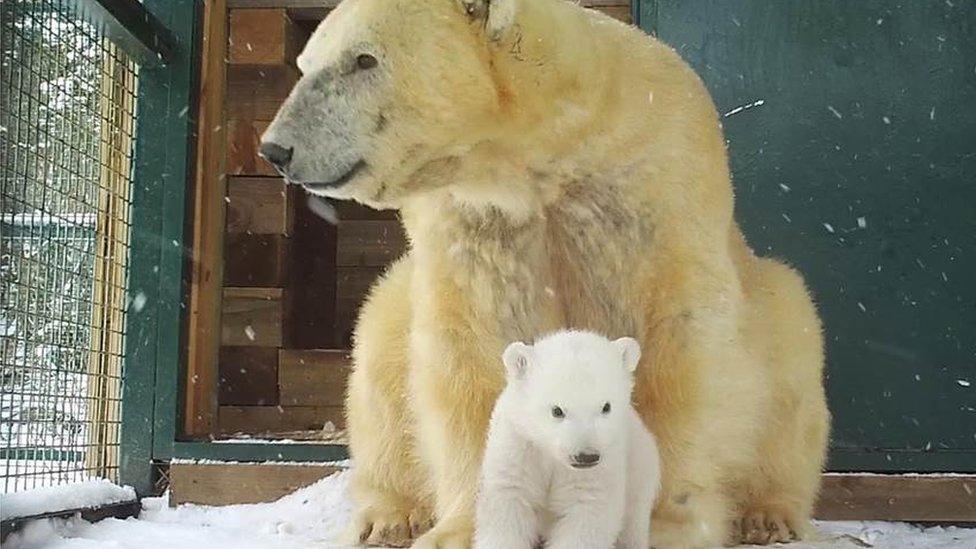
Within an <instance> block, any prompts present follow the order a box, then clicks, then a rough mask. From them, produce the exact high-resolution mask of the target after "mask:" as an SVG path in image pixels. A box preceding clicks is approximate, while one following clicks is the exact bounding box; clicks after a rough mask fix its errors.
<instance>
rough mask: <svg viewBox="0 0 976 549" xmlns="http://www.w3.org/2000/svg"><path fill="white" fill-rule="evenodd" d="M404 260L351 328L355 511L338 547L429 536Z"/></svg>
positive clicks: (349, 401) (349, 410)
mask: <svg viewBox="0 0 976 549" xmlns="http://www.w3.org/2000/svg"><path fill="white" fill-rule="evenodd" d="M409 284H410V260H409V258H404V259H401V260H400V261H398V262H397V263H395V264H394V265H393V266H392V267H391V268H390V270H389V272H388V274H387V275H386V276H385V277H384V278H382V279H380V280H379V282H377V284H376V286H375V287H374V288H373V290H372V292H371V294H370V296H369V298H368V299H367V301H366V303H365V304H364V305H363V308H362V310H361V313H360V317H359V322H358V323H357V325H356V336H355V342H356V344H355V346H354V349H353V372H352V374H351V375H350V377H349V389H348V393H347V395H346V419H347V421H346V425H347V429H348V432H349V450H350V453H351V454H352V458H353V461H354V462H355V467H353V469H352V472H351V473H350V474H351V477H352V478H351V480H350V483H349V490H350V494H351V496H352V500H353V502H354V504H355V511H354V513H353V517H352V521H351V522H350V524H349V525H348V527H347V529H346V532H345V535H344V537H343V540H342V541H343V542H344V543H346V544H349V545H358V544H363V543H365V544H367V545H385V546H394V547H404V546H408V545H410V543H411V541H412V540H413V539H414V538H415V537H416V536H418V535H420V534H421V533H423V532H424V531H426V530H427V529H429V528H430V523H431V514H430V510H429V508H430V505H429V500H431V499H432V497H431V495H430V494H428V492H427V490H426V478H425V473H426V471H425V470H424V469H423V468H421V467H418V464H417V459H416V450H415V442H414V437H413V427H412V422H411V418H410V412H409V409H408V406H407V402H406V396H405V395H406V391H407V371H408V370H407V360H408V356H407V351H406V348H407V341H408V337H407V334H408V326H409V323H410V300H409V292H408V291H406V288H408V287H409Z"/></svg>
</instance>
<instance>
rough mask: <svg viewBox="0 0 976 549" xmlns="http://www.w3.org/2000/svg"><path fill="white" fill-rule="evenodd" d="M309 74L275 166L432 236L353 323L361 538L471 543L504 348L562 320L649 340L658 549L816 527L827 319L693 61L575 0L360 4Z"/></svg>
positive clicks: (309, 59)
mask: <svg viewBox="0 0 976 549" xmlns="http://www.w3.org/2000/svg"><path fill="white" fill-rule="evenodd" d="M298 66H299V69H300V70H301V71H302V73H303V75H302V77H301V79H300V80H299V81H298V83H297V84H296V85H295V87H294V89H293V90H292V92H291V94H290V95H289V97H288V98H287V100H286V101H285V102H284V103H283V104H282V106H281V109H280V110H279V112H278V114H277V115H276V117H275V119H274V120H273V121H272V123H271V124H270V125H269V127H268V129H267V131H266V133H265V134H264V135H263V136H262V144H261V152H262V154H263V155H264V156H265V157H266V158H267V159H268V160H269V161H270V162H272V163H273V164H275V165H276V167H277V168H278V170H279V171H280V172H281V173H283V174H284V175H285V177H286V178H287V179H288V181H290V182H291V183H294V184H300V185H302V186H303V187H304V188H305V189H307V190H308V191H309V192H311V193H314V194H317V195H321V196H326V197H334V198H343V199H354V200H357V201H359V202H361V203H364V204H367V205H370V206H373V207H379V208H394V209H397V210H398V211H399V213H400V216H401V219H402V222H403V225H404V228H405V230H406V232H407V235H408V237H409V251H408V252H407V253H406V254H405V256H404V257H403V258H401V259H400V260H399V261H398V262H397V263H396V264H394V265H392V266H391V267H390V268H389V270H388V272H387V273H386V275H385V276H384V277H383V278H382V279H381V280H380V281H378V283H377V284H376V285H375V286H374V287H373V288H372V290H371V294H370V296H369V297H368V299H367V302H366V303H365V304H364V306H363V308H362V309H361V312H360V317H359V320H358V323H357V328H356V332H355V339H354V348H353V352H352V354H353V363H354V364H353V371H352V374H351V377H350V380H349V389H348V395H347V418H348V421H347V429H348V432H349V437H350V438H349V448H350V452H351V454H352V457H353V459H354V461H355V463H356V468H355V472H354V474H353V478H352V482H351V490H352V495H353V498H354V500H355V504H356V512H355V515H354V518H353V519H352V521H351V523H350V525H349V528H350V530H349V531H350V532H351V535H352V537H353V538H354V539H355V540H357V541H363V542H365V543H369V544H388V545H392V544H398V545H404V544H408V543H413V544H414V545H415V547H417V548H464V547H468V546H469V545H470V543H471V539H472V534H473V529H474V514H475V513H474V510H475V496H476V491H477V485H478V472H479V466H480V463H481V457H482V451H483V446H484V440H485V433H486V431H487V428H488V420H489V417H490V414H491V410H492V406H493V404H494V402H495V399H496V398H497V396H498V394H499V393H500V392H501V390H502V388H503V386H504V381H505V374H504V371H503V370H504V368H503V367H502V366H501V365H500V364H498V360H497V357H498V356H499V355H500V353H501V352H502V351H503V350H504V348H505V346H506V344H507V343H508V342H510V341H515V340H523V341H524V340H527V339H530V338H532V337H533V336H534V335H536V334H539V333H547V332H550V331H554V330H556V329H558V328H560V327H562V326H576V327H579V328H585V329H589V330H593V331H596V332H599V333H603V334H606V335H608V336H610V337H612V338H616V337H621V336H625V335H635V336H636V338H637V340H638V341H639V342H640V345H641V349H642V350H643V356H644V363H643V364H642V365H641V367H640V368H638V371H637V375H636V377H635V386H634V394H633V400H634V405H635V407H636V409H637V411H638V413H639V414H640V415H641V417H642V418H643V420H644V422H645V423H646V424H647V425H648V427H649V428H650V430H651V431H652V432H653V433H654V434H655V436H656V437H657V439H658V442H659V445H660V451H661V469H662V484H661V494H660V496H659V498H658V501H657V504H656V506H655V511H654V531H653V533H652V542H653V543H654V544H655V546H656V547H658V548H659V549H668V548H678V547H708V546H714V545H718V544H721V543H732V542H736V541H740V540H743V541H750V542H757V543H769V542H775V541H784V540H789V539H792V538H795V537H799V536H802V535H803V534H804V532H805V530H806V527H807V524H808V519H809V518H810V514H811V509H812V506H813V502H814V500H815V498H816V494H817V491H818V487H819V482H820V472H821V467H822V465H823V461H824V454H825V449H826V441H827V434H828V412H827V408H826V405H825V398H824V390H823V381H822V368H823V350H822V336H821V327H820V322H819V319H818V316H817V312H816V309H815V307H814V305H813V301H812V299H811V298H810V296H809V294H808V292H807V290H806V288H805V286H804V284H803V281H802V279H801V278H800V276H798V275H797V274H796V273H795V272H794V271H793V270H792V269H790V268H789V267H787V266H785V265H783V264H781V263H779V262H777V261H774V260H771V259H764V258H759V257H756V256H755V255H754V254H753V252H752V251H751V250H750V249H749V247H748V245H747V244H746V242H745V239H744V238H743V236H742V233H741V231H740V230H739V227H738V225H737V224H736V223H735V221H734V219H733V195H732V186H731V182H730V176H729V170H728V159H727V158H726V150H725V140H724V138H723V135H722V128H721V125H720V124H719V118H718V116H717V114H716V111H715V108H714V106H713V104H712V102H711V99H710V97H709V95H708V92H707V91H706V89H705V87H704V86H703V85H702V83H701V81H700V80H699V78H698V77H697V76H696V75H695V73H694V72H693V71H692V70H691V69H690V68H689V67H688V66H687V65H686V64H685V63H684V62H683V61H682V60H681V58H680V57H679V56H678V55H677V54H676V53H675V52H674V51H673V50H672V49H670V48H669V47H667V46H665V45H664V44H662V43H660V42H659V41H657V40H655V39H654V38H652V37H649V36H647V35H645V34H644V33H642V32H640V31H639V30H638V29H635V28H631V27H628V26H626V25H624V24H622V23H619V22H616V21H614V20H612V19H610V18H608V17H606V16H604V15H601V14H599V13H596V12H593V11H589V10H585V9H583V8H581V7H579V6H577V5H574V4H573V3H571V2H568V1H564V0H493V1H492V2H491V3H488V2H487V1H485V0H344V1H343V2H342V3H341V4H340V5H339V7H338V8H337V9H335V10H334V11H332V12H331V13H330V14H329V16H328V17H327V18H326V19H325V20H324V21H323V22H322V24H321V25H320V26H319V28H318V29H317V30H316V31H315V32H314V33H313V35H312V37H311V38H310V39H309V42H308V44H307V46H306V47H305V49H304V51H303V52H302V53H301V55H300V56H299V58H298ZM431 524H433V527H429V526H430V525H431Z"/></svg>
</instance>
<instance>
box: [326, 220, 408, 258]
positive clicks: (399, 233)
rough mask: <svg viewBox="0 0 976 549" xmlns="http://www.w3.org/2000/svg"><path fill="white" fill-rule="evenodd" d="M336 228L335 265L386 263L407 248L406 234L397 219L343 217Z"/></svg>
mask: <svg viewBox="0 0 976 549" xmlns="http://www.w3.org/2000/svg"><path fill="white" fill-rule="evenodd" d="M336 231H337V236H338V241H337V243H336V265H338V266H340V267H386V266H387V265H389V264H390V263H391V262H393V260H395V259H397V258H398V257H400V256H401V255H403V252H404V250H406V248H407V236H406V234H404V232H403V227H402V226H401V225H400V222H399V221H398V220H389V221H373V220H370V221H358V220H355V221H353V220H350V221H343V222H341V223H339V225H338V226H337V227H336Z"/></svg>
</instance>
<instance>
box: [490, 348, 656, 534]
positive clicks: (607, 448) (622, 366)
mask: <svg viewBox="0 0 976 549" xmlns="http://www.w3.org/2000/svg"><path fill="white" fill-rule="evenodd" d="M639 359H640V346H639V345H638V343H637V341H636V340H634V339H632V338H629V337H623V338H620V339H617V340H615V341H610V340H608V339H607V338H605V337H602V336H600V335H597V334H594V333H591V332H580V331H560V332H556V333H554V334H550V335H548V336H546V337H543V338H541V339H539V340H538V341H536V343H535V344H534V345H526V344H525V343H521V342H516V343H512V344H510V345H509V346H508V347H507V348H506V349H505V353H504V355H503V359H502V360H503V362H504V364H505V369H506V371H507V374H508V375H507V384H506V386H505V389H504V390H503V391H502V394H501V395H500V396H499V397H498V401H497V402H496V403H495V409H494V411H493V412H492V415H491V422H490V424H489V428H488V442H487V443H486V446H485V457H484V461H483V463H482V469H481V487H480V491H479V493H478V503H477V511H476V527H475V543H474V547H475V549H498V548H500V547H504V548H507V549H534V548H535V547H536V546H537V545H538V543H539V541H540V540H545V544H544V545H545V547H547V548H549V549H576V548H578V547H587V548H592V549H600V548H603V549H611V548H612V547H616V548H617V549H648V547H650V540H649V536H650V523H651V505H652V503H653V502H654V497H655V494H656V493H657V490H658V485H659V482H660V473H661V472H660V468H659V465H658V453H657V444H656V443H655V442H654V437H653V435H651V433H650V432H648V430H647V427H645V426H644V423H643V422H642V421H641V419H640V416H638V415H637V412H636V411H635V410H634V408H633V406H631V403H630V393H631V390H632V388H633V372H634V370H636V369H637V362H638V360H639Z"/></svg>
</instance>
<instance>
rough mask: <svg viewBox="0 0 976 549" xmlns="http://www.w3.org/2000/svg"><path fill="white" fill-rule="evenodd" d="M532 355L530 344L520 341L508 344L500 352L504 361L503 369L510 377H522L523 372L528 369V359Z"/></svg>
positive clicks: (523, 375)
mask: <svg viewBox="0 0 976 549" xmlns="http://www.w3.org/2000/svg"><path fill="white" fill-rule="evenodd" d="M531 357H532V346H531V345H526V344H525V343H522V342H521V341H516V342H515V343H511V344H509V346H508V347H506V348H505V352H504V353H502V362H504V363H505V370H506V371H507V372H508V377H509V378H510V379H523V378H524V377H525V372H527V371H528V370H529V361H530V360H531Z"/></svg>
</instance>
